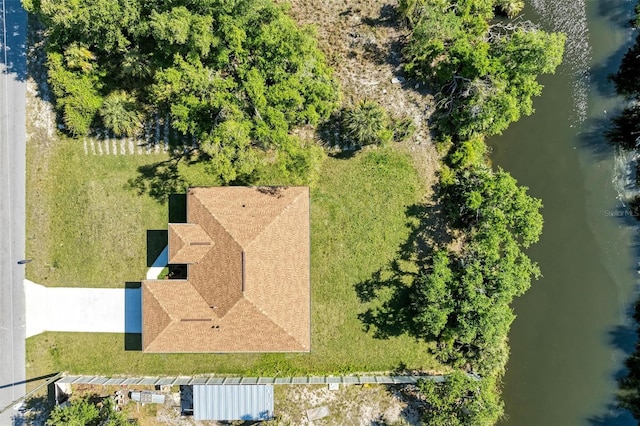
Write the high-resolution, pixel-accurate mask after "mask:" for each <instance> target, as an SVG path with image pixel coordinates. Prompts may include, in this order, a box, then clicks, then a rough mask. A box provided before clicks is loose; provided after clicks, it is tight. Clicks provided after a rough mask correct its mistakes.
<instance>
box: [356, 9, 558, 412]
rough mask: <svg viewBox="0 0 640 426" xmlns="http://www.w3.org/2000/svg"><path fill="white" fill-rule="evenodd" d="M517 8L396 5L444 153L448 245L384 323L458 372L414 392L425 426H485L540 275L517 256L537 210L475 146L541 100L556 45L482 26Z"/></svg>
mask: <svg viewBox="0 0 640 426" xmlns="http://www.w3.org/2000/svg"><path fill="white" fill-rule="evenodd" d="M519 7H520V5H519V4H518V2H502V1H485V0H401V1H400V5H399V8H400V12H401V14H402V16H403V18H404V19H406V22H407V23H408V25H409V27H410V28H411V33H410V36H409V39H408V41H407V44H406V47H405V49H404V58H405V67H404V68H405V71H406V72H407V73H409V74H410V75H411V76H413V77H414V78H416V79H418V80H419V81H421V82H425V83H427V84H428V85H430V86H431V87H432V88H433V90H434V91H435V92H436V95H435V98H436V101H437V104H436V108H437V110H436V112H435V123H436V130H437V131H438V137H439V139H440V141H441V142H440V143H441V145H442V146H443V147H445V150H446V155H445V159H444V165H443V168H442V170H441V175H440V188H439V201H440V204H441V208H442V209H443V210H444V212H445V215H446V219H447V225H448V231H449V233H450V236H451V238H452V239H453V240H454V241H455V242H456V244H453V245H451V244H449V242H448V241H445V240H443V241H435V242H434V243H433V245H434V246H433V247H432V250H430V251H429V252H428V255H427V257H426V258H425V259H419V260H418V264H419V265H420V268H419V270H418V272H417V273H414V274H409V275H413V279H412V281H411V282H412V284H411V286H410V289H409V291H408V292H407V291H406V290H403V291H402V293H403V294H405V295H406V294H407V293H408V300H409V302H410V305H409V307H408V308H404V309H403V311H402V313H403V314H404V319H403V320H400V321H397V320H394V321H396V322H395V323H396V324H403V327H404V328H405V332H407V333H409V334H411V335H414V336H416V337H418V338H420V339H424V340H427V341H431V340H434V339H435V341H436V342H437V345H436V347H435V349H434V354H435V355H436V357H437V358H438V359H439V360H440V361H442V362H444V363H445V364H447V365H451V366H453V367H456V368H459V369H461V371H460V372H459V373H456V374H454V375H452V376H450V377H449V378H448V380H447V381H446V382H445V384H443V385H436V384H433V383H430V384H423V387H422V389H423V391H424V393H425V398H426V399H427V401H428V402H429V404H430V405H431V409H429V410H428V411H427V413H426V414H425V421H426V422H427V423H428V424H447V425H449V424H465V425H476V424H493V423H495V422H496V421H497V420H498V419H499V418H500V417H501V416H502V412H503V410H502V403H501V402H500V401H499V398H498V395H499V385H500V379H501V377H502V374H503V372H504V367H505V365H506V362H507V358H508V352H509V351H508V346H507V334H508V331H509V327H510V325H511V323H512V321H513V319H514V314H513V312H512V309H511V307H510V303H511V302H512V300H513V298H514V297H516V296H520V295H522V294H523V293H524V292H525V291H526V290H527V289H528V288H529V286H530V284H531V280H532V279H534V278H537V277H539V276H540V270H539V268H538V266H537V265H536V264H535V263H534V262H532V261H531V260H530V259H529V258H528V257H527V255H526V254H525V253H524V251H523V250H524V249H526V248H527V247H529V246H530V245H531V244H533V243H535V242H536V241H537V240H538V238H539V236H540V233H541V232H542V216H541V215H540V213H539V210H540V208H541V207H542V203H541V201H540V200H537V199H535V198H532V197H531V196H529V195H528V194H527V188H525V187H519V186H518V185H517V183H516V181H515V180H514V179H513V178H512V177H511V176H510V175H509V174H508V173H507V172H505V171H503V170H497V171H494V170H493V169H492V168H491V167H490V166H489V165H488V161H487V158H486V152H487V149H486V146H485V143H484V138H485V137H487V136H491V135H496V134H499V133H501V132H502V131H503V130H505V129H506V128H507V126H508V125H509V124H510V123H512V122H514V121H516V120H518V119H519V118H520V117H521V116H522V115H529V114H531V113H532V112H533V100H532V99H533V96H536V95H539V94H540V91H541V89H542V86H541V85H540V84H539V83H538V82H537V81H536V79H537V77H538V76H539V75H540V74H545V73H552V72H554V71H555V69H556V67H557V66H558V65H559V64H560V62H561V60H562V54H563V50H564V42H565V36H564V35H561V34H554V33H547V32H544V31H542V30H540V29H539V28H537V27H536V26H535V25H534V24H532V23H531V22H528V21H518V22H508V21H507V22H505V21H503V20H499V19H497V18H496V17H495V16H494V13H495V11H496V10H500V9H502V11H503V12H505V14H507V15H511V16H512V15H513V14H514V13H515V11H517V10H518V8H519ZM396 270H397V268H396ZM404 275H407V274H406V273H405V274H404ZM398 294H401V293H398ZM405 297H406V296H405ZM389 306H390V304H388V305H387V308H388V307H389ZM387 314H388V312H385V311H384V310H377V311H376V310H374V311H372V312H370V313H369V314H368V315H367V318H369V319H370V322H371V323H372V324H373V325H375V326H377V328H378V329H380V328H385V327H387V324H385V322H384V320H381V317H383V316H386V318H389V316H388V315H387ZM463 372H474V373H478V374H479V375H480V377H479V378H478V380H475V379H471V378H468V377H467V376H466V375H465V374H464V373H463Z"/></svg>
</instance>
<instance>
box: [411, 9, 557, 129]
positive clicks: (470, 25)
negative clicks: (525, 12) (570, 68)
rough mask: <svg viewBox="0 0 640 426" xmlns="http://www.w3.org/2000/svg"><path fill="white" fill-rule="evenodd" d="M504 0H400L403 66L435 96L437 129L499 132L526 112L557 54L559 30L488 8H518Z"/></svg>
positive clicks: (549, 71)
mask: <svg viewBox="0 0 640 426" xmlns="http://www.w3.org/2000/svg"><path fill="white" fill-rule="evenodd" d="M521 6H522V4H521V3H520V2H517V1H513V0H511V1H506V0H450V1H447V0H401V1H400V11H401V13H402V14H403V16H405V17H406V18H407V20H408V21H409V23H410V25H411V26H412V29H413V31H412V34H411V37H410V38H409V41H408V43H407V46H406V48H405V50H404V56H405V70H406V71H407V72H408V73H409V74H411V75H413V76H414V77H416V78H417V79H419V80H422V81H425V82H427V83H429V84H430V85H431V86H432V87H433V88H434V90H436V91H437V93H438V96H437V99H438V116H439V121H440V124H441V126H442V129H441V130H442V131H443V132H444V133H446V134H451V135H453V136H457V137H460V138H461V139H463V140H464V139H466V138H469V137H472V136H474V135H486V136H490V135H495V134H499V133H502V131H504V130H505V129H506V128H507V127H508V125H509V124H510V123H512V122H514V121H517V120H518V119H519V118H520V117H521V116H522V115H530V114H531V113H532V112H533V103H532V97H533V96H536V95H539V94H540V91H541V89H542V86H541V85H540V84H539V83H538V82H537V81H536V78H537V77H538V75H540V74H548V73H553V72H554V71H555V69H556V67H557V66H558V65H559V64H560V62H561V60H562V54H563V51H564V43H565V36H564V35H562V34H557V33H547V32H544V31H542V30H540V29H538V28H537V27H536V26H534V25H533V24H531V23H530V22H519V23H503V22H499V21H495V20H494V11H495V10H496V9H498V10H500V9H502V10H503V11H504V12H505V13H506V14H508V15H513V14H515V13H517V11H518V10H519V9H520V8H521Z"/></svg>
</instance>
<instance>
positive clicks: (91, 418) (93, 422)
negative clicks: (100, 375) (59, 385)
mask: <svg viewBox="0 0 640 426" xmlns="http://www.w3.org/2000/svg"><path fill="white" fill-rule="evenodd" d="M92 399H93V400H92ZM95 400H96V398H95V397H93V398H92V397H84V398H82V399H80V400H77V401H73V402H71V403H69V404H67V405H58V406H56V407H55V408H54V409H53V411H51V413H50V414H49V418H48V419H47V423H46V424H47V426H125V425H131V424H134V425H135V424H137V422H135V421H134V422H131V421H129V420H127V418H126V417H125V416H124V415H122V414H121V413H118V412H116V411H115V410H114V406H113V403H112V402H111V400H110V399H109V398H103V399H102V400H99V401H95Z"/></svg>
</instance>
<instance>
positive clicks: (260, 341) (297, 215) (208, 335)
mask: <svg viewBox="0 0 640 426" xmlns="http://www.w3.org/2000/svg"><path fill="white" fill-rule="evenodd" d="M187 218H188V222H189V224H171V225H170V226H169V253H170V262H171V263H188V264H189V269H188V279H187V280H162V281H158V280H149V281H144V282H143V290H142V301H143V302H142V306H143V331H142V333H143V350H144V351H145V352H307V351H309V350H310V347H311V333H310V325H311V324H310V287H309V281H310V277H309V238H310V235H309V189H308V188H306V187H288V188H281V187H278V188H248V187H221V188H191V189H190V190H189V192H188V196H187ZM193 242H196V243H200V244H195V245H194V244H193ZM206 242H209V243H210V244H204V243H206Z"/></svg>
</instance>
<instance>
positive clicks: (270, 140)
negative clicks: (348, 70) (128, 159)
mask: <svg viewBox="0 0 640 426" xmlns="http://www.w3.org/2000/svg"><path fill="white" fill-rule="evenodd" d="M25 7H26V8H27V10H29V11H30V12H33V13H36V14H37V15H38V17H39V18H40V19H41V20H42V21H43V22H44V23H45V25H46V26H47V30H48V60H47V65H48V68H49V80H50V83H51V86H52V90H53V93H54V94H55V96H56V103H57V107H58V109H59V110H60V112H61V116H62V119H63V120H64V123H65V125H66V127H67V129H68V131H69V132H70V133H71V134H73V135H76V136H80V135H87V134H89V133H90V132H91V131H92V130H94V129H96V128H100V127H106V128H107V129H109V130H111V131H112V132H113V133H115V134H116V135H123V136H131V135H134V134H136V133H137V132H139V130H140V129H141V123H143V122H144V121H145V120H150V118H151V117H152V116H153V114H155V113H157V112H160V113H162V114H168V115H169V117H170V120H171V125H172V126H173V128H174V129H176V130H178V131H179V132H181V133H182V134H183V135H184V137H185V139H187V140H191V139H195V140H196V141H197V142H198V147H199V150H198V154H199V155H201V156H202V159H204V160H207V161H209V162H210V163H211V168H210V169H211V171H212V173H214V174H216V175H217V176H218V177H219V178H220V181H221V182H222V183H226V182H231V181H234V180H236V179H238V178H241V177H242V176H245V175H247V174H250V173H252V172H253V171H254V170H255V167H256V155H258V151H266V150H274V151H276V152H278V158H279V159H280V160H281V161H282V163H283V165H284V166H285V167H286V165H287V164H292V163H293V164H299V163H300V161H299V160H296V158H298V159H299V157H300V155H301V145H300V141H299V140H297V139H295V138H294V137H292V136H291V135H290V132H291V130H292V128H293V127H295V126H300V125H305V124H312V125H314V124H317V123H318V122H319V121H320V120H322V119H324V118H327V117H328V116H329V114H330V113H331V112H332V111H333V110H334V109H335V108H336V106H337V103H338V97H339V92H338V86H337V83H336V81H335V80H334V78H333V76H332V71H331V70H330V69H329V68H328V66H327V65H326V63H325V60H324V57H323V55H322V54H321V52H320V51H319V50H318V48H317V44H316V40H315V34H314V31H313V29H312V28H310V27H304V28H299V27H298V26H297V25H296V24H295V22H294V21H293V20H292V19H291V18H290V17H289V16H288V15H287V13H286V7H284V6H278V5H275V4H274V3H273V2H272V1H271V0H212V1H207V2H194V1H190V0H178V1H174V2H161V1H141V0H117V1H107V0H88V1H83V2H77V1H73V0H62V1H53V0H30V1H25Z"/></svg>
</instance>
